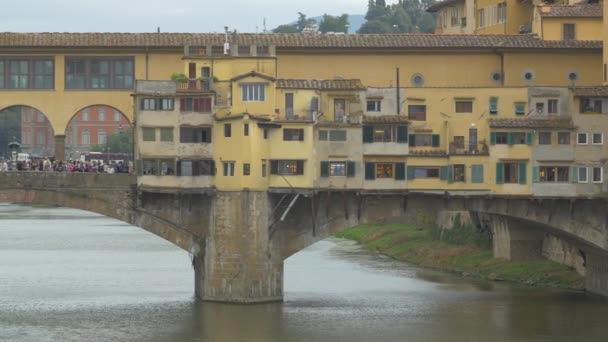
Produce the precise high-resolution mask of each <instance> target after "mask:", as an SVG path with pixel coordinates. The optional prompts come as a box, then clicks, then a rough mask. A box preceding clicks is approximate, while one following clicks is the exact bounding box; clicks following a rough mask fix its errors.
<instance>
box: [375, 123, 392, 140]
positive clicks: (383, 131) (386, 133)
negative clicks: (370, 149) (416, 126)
mask: <svg viewBox="0 0 608 342" xmlns="http://www.w3.org/2000/svg"><path fill="white" fill-rule="evenodd" d="M394 130H395V127H394V126H374V142H391V141H393V135H394V134H395V132H394Z"/></svg>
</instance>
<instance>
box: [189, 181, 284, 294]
mask: <svg viewBox="0 0 608 342" xmlns="http://www.w3.org/2000/svg"><path fill="white" fill-rule="evenodd" d="M212 212H213V214H212V216H213V217H212V219H211V225H210V228H209V233H208V235H207V237H206V240H205V243H204V245H205V246H204V248H200V251H199V253H198V255H199V256H198V257H197V258H196V259H195V263H194V271H195V272H194V273H195V292H196V295H197V296H198V297H199V298H201V299H202V300H205V301H217V302H227V303H263V302H274V301H282V300H283V260H282V258H281V257H280V253H279V251H278V250H277V251H276V252H275V251H274V250H273V247H272V246H271V244H270V239H269V231H268V218H269V214H270V209H269V200H268V194H267V193H266V192H253V191H252V192H249V191H234V192H221V191H218V192H217V193H216V196H215V203H214V206H213V211H212Z"/></svg>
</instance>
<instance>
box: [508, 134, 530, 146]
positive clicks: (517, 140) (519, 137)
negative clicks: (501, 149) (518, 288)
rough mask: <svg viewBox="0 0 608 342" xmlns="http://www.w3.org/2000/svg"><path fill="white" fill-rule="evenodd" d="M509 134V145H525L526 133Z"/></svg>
mask: <svg viewBox="0 0 608 342" xmlns="http://www.w3.org/2000/svg"><path fill="white" fill-rule="evenodd" d="M510 134H511V144H519V145H521V144H525V143H526V133H525V132H512V133H510Z"/></svg>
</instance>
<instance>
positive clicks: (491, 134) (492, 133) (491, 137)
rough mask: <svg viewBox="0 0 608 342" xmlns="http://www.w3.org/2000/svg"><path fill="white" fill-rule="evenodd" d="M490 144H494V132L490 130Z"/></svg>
mask: <svg viewBox="0 0 608 342" xmlns="http://www.w3.org/2000/svg"><path fill="white" fill-rule="evenodd" d="M490 145H496V132H490Z"/></svg>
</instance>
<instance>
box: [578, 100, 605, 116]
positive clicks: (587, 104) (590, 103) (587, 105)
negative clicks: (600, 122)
mask: <svg viewBox="0 0 608 342" xmlns="http://www.w3.org/2000/svg"><path fill="white" fill-rule="evenodd" d="M601 112H602V100H599V99H590V98H581V113H601Z"/></svg>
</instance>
